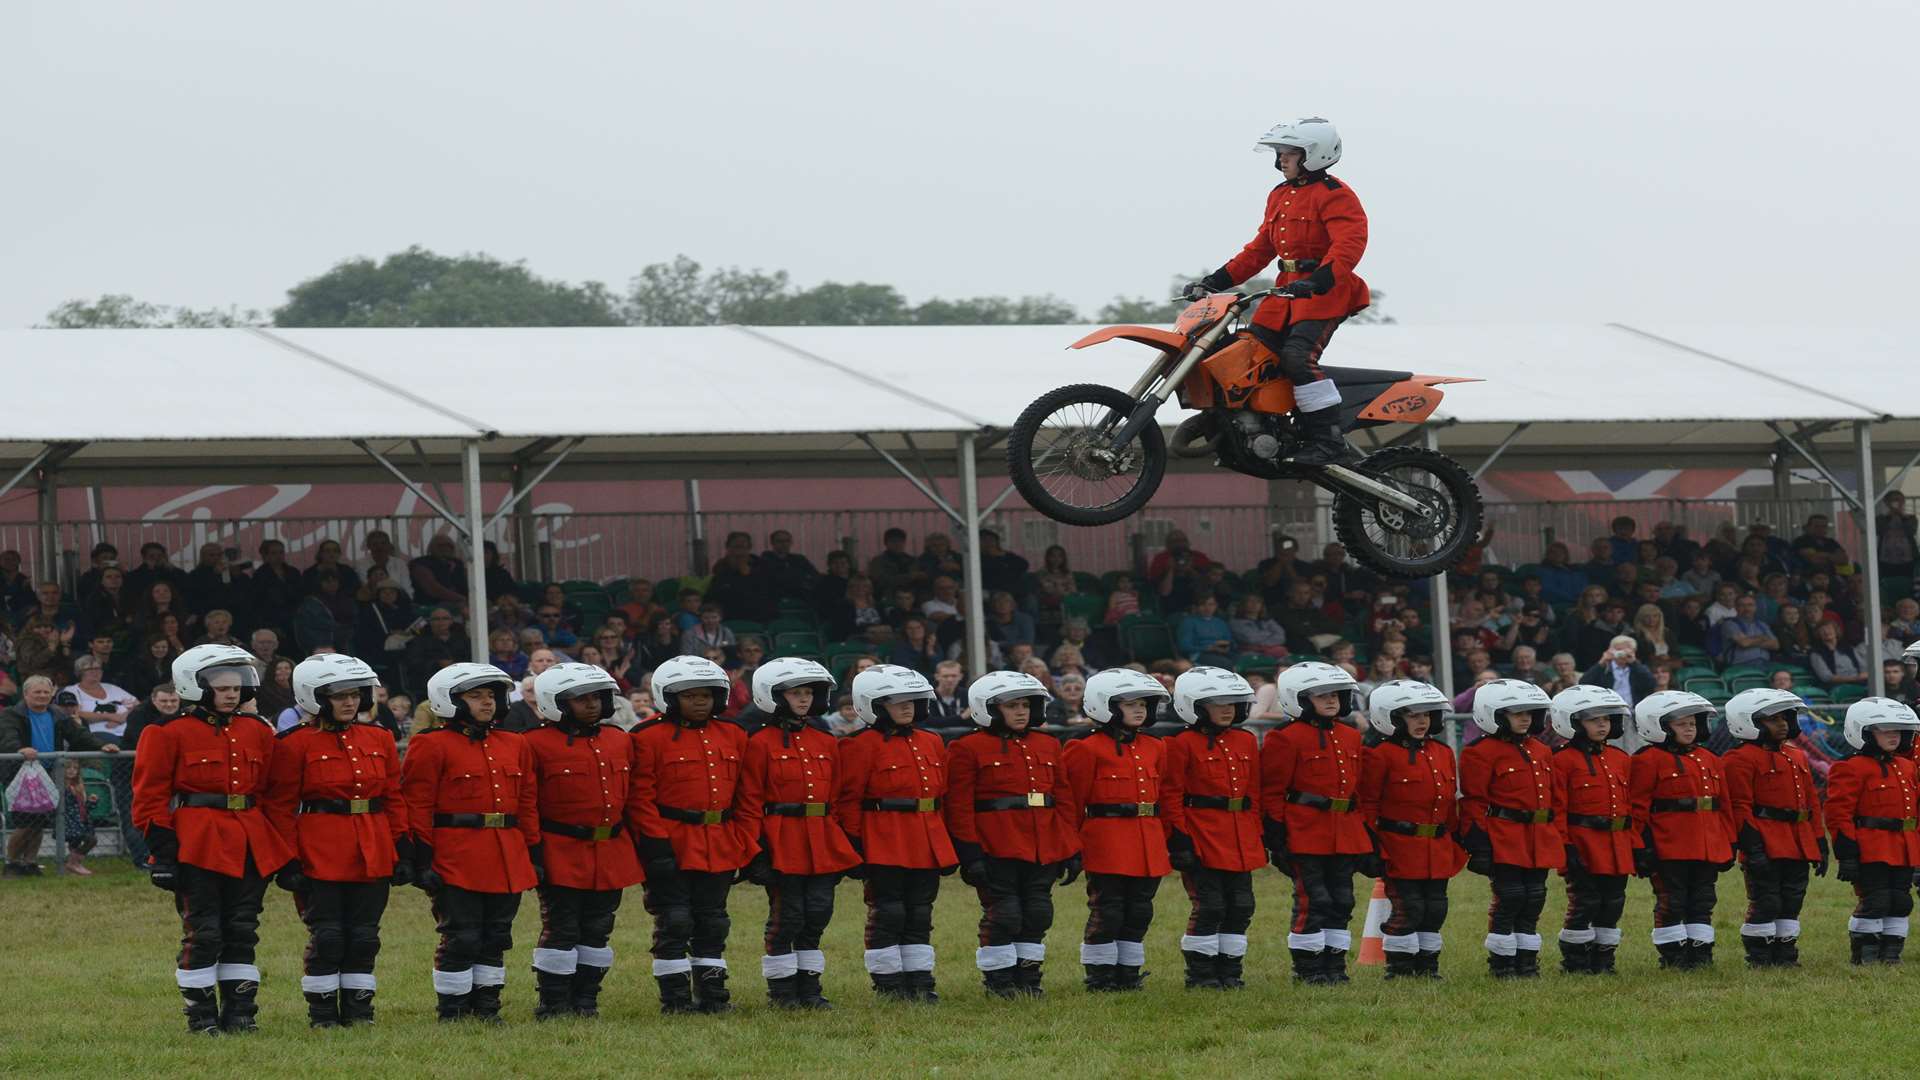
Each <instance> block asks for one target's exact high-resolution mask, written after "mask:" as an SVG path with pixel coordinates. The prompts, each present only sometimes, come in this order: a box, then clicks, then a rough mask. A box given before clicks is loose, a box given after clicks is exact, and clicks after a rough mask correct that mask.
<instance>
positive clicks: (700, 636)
mask: <svg viewBox="0 0 1920 1080" xmlns="http://www.w3.org/2000/svg"><path fill="white" fill-rule="evenodd" d="M738 640H739V639H738V638H736V637H735V636H734V633H733V631H732V630H729V629H728V628H727V626H726V624H725V623H723V622H721V619H720V607H719V605H717V604H702V605H701V606H700V622H699V624H698V625H696V626H694V627H693V628H692V629H690V630H688V631H686V632H685V633H683V634H681V635H680V652H681V654H682V655H685V656H705V655H706V654H707V650H709V649H720V650H722V651H725V650H727V649H731V648H733V646H734V644H735V643H736V642H737V641H738Z"/></svg>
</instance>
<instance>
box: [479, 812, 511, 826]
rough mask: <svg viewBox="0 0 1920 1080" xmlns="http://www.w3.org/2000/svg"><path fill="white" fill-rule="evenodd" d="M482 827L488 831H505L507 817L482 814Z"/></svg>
mask: <svg viewBox="0 0 1920 1080" xmlns="http://www.w3.org/2000/svg"><path fill="white" fill-rule="evenodd" d="M480 825H481V827H482V828H487V829H504V828H506V827H507V815H505V814H481V815H480Z"/></svg>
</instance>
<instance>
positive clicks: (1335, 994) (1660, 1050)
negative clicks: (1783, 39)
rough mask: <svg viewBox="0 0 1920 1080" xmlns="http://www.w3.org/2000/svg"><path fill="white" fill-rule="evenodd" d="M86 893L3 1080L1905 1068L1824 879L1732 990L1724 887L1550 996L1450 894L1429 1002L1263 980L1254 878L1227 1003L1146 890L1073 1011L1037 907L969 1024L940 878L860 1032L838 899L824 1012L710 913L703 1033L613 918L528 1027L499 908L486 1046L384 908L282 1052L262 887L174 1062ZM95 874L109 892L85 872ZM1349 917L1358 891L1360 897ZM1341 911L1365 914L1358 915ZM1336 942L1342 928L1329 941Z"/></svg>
mask: <svg viewBox="0 0 1920 1080" xmlns="http://www.w3.org/2000/svg"><path fill="white" fill-rule="evenodd" d="M95 865H96V866H97V867H100V868H101V869H100V871H99V873H98V874H97V876H95V877H93V878H91V879H77V878H54V877H49V878H45V879H42V880H40V881H7V882H5V883H4V885H0V935H3V936H4V940H5V941H6V942H7V948H6V960H7V963H6V969H5V970H6V985H7V994H6V999H7V1005H6V1012H7V1022H6V1025H5V1030H6V1035H5V1036H4V1038H0V1048H3V1049H0V1061H4V1067H3V1068H0V1072H4V1073H5V1074H7V1075H11V1076H42V1075H86V1076H96V1077H109V1076H122V1075H134V1074H141V1075H149V1076H228V1075H232V1076H240V1075H246V1076H303V1077H312V1076H340V1075H351V1076H357V1077H384V1076H389V1075H399V1074H403V1073H404V1074H406V1075H422V1076H457V1077H470V1078H478V1077H481V1076H501V1075H542V1076H627V1075H634V1074H643V1075H644V1074H662V1075H672V1076H675V1077H704V1076H736V1075H744V1074H753V1075H758V1076H764V1077H787V1076H838V1077H846V1078H849V1080H852V1078H861V1077H874V1076H885V1075H888V1074H900V1075H913V1076H934V1075H941V1076H947V1077H966V1078H973V1077H998V1076H1009V1077H1011V1076H1021V1077H1026V1078H1029V1080H1032V1078H1035V1077H1039V1078H1042V1080H1054V1078H1056V1077H1082V1076H1089V1077H1095V1076H1097V1077H1108V1076H1112V1077H1128V1078H1132V1077H1145V1076H1196V1075H1197V1076H1215V1077H1225V1076H1229V1075H1249V1074H1254V1075H1275V1076H1281V1075H1304V1074H1307V1073H1312V1074H1315V1075H1320V1076H1332V1075H1362V1076H1368V1075H1383V1076H1404V1075H1411V1074H1429V1075H1439V1076H1465V1075H1472V1076H1475V1077H1486V1076H1508V1075H1529V1076H1542V1075H1545V1076H1554V1077H1559V1076H1614V1075H1621V1074H1627V1073H1658V1074H1661V1075H1663V1076H1668V1077H1675V1076H1698V1075H1703V1074H1707V1073H1718V1074H1721V1075H1723V1076H1810V1077H1811V1076H1823V1077H1824V1076H1832V1075H1835V1074H1838V1073H1841V1072H1846V1073H1849V1074H1854V1075H1891V1074H1893V1073H1895V1072H1896V1071H1900V1072H1904V1071H1906V1069H1907V1068H1908V1067H1909V1066H1910V1063H1911V1059H1912V1053H1913V1042H1912V1035H1911V1033H1910V1031H1911V1027H1910V1021H1909V1019H1908V1016H1909V1014H1910V1013H1911V1010H1912V1008H1913V1005H1914V1003H1915V1001H1916V997H1920V964H1917V965H1916V966H1915V967H1914V968H1913V969H1912V970H1909V971H1905V972H1903V971H1901V970H1899V969H1881V968H1874V969H1864V970H1854V969H1851V968H1849V967H1848V966H1847V963H1846V915H1847V911H1848V909H1849V907H1850V906H1851V902H1852V897H1851V893H1850V891H1849V890H1848V889H1847V887H1846V886H1844V885H1840V884H1838V883H1837V882H1835V881H1833V880H1832V879H1830V878H1829V879H1826V880H1816V881H1815V882H1814V883H1813V889H1812V893H1811V896H1810V897H1809V900H1808V904H1807V910H1806V912H1805V915H1804V922H1805V924H1806V928H1805V936H1804V937H1803V938H1802V940H1801V954H1802V962H1803V964H1804V967H1803V968H1802V969H1801V970H1798V971H1765V972H1748V971H1746V970H1745V968H1744V966H1743V965H1742V964H1741V962H1740V947H1739V941H1738V933H1739V923H1740V915H1741V913H1742V909H1743V907H1744V899H1743V898H1742V897H1741V896H1740V895H1739V894H1740V885H1739V878H1738V875H1737V874H1728V875H1725V876H1723V877H1722V878H1721V898H1722V899H1721V904H1720V912H1719V918H1718V919H1717V920H1716V923H1717V927H1718V931H1719V938H1720V942H1721V944H1720V946H1719V948H1718V949H1717V950H1716V951H1717V952H1718V954H1719V961H1720V962H1719V966H1718V967H1717V969H1716V970H1714V971H1711V972H1702V973H1687V974H1681V973H1668V974H1663V973H1661V972H1659V971H1657V970H1656V969H1655V967H1654V953H1653V947H1652V946H1651V945H1650V944H1649V943H1648V940H1647V928H1648V925H1649V923H1648V909H1649V903H1650V901H1649V897H1648V893H1647V888H1646V886H1645V885H1644V884H1643V883H1639V882H1636V883H1634V885H1633V886H1632V888H1631V890H1630V893H1629V900H1628V917H1627V920H1626V927H1625V930H1626V938H1625V941H1624V942H1623V944H1622V946H1621V950H1620V969H1621V974H1620V975H1619V976H1618V977H1617V978H1614V979H1608V980H1602V979H1593V978H1579V979H1575V978H1568V977H1565V976H1561V975H1559V974H1558V973H1557V971H1553V970H1549V971H1548V973H1547V974H1546V976H1545V977H1543V978H1541V979H1539V980H1537V981H1534V982H1530V983H1525V984H1514V983H1501V984H1496V983H1494V982H1492V981H1491V980H1489V979H1488V978H1487V976H1486V969H1485V962H1484V959H1483V954H1482V952H1481V948H1480V941H1481V938H1482V936H1483V935H1484V933H1485V916H1484V912H1485V910H1486V902H1487V889H1486V884H1485V882H1484V881H1483V880H1482V879H1480V878H1476V877H1473V876H1471V875H1463V876H1462V877H1461V878H1460V879H1459V880H1458V881H1457V882H1455V885H1454V889H1453V917H1452V919H1451V921H1450V922H1449V924H1448V927H1447V951H1446V952H1445V953H1444V954H1443V970H1444V972H1445V974H1446V976H1447V978H1446V980H1445V981H1444V982H1442V983H1439V984H1430V983H1411V984H1410V983H1401V982H1396V983H1391V984H1389V983H1385V982H1383V981H1382V979H1381V977H1380V969H1379V968H1377V967H1371V968H1356V969H1355V974H1354V980H1353V983H1352V984H1351V985H1349V986H1346V987H1340V988H1330V989H1305V988H1299V987H1295V986H1292V985H1291V984H1290V983H1289V982H1288V981H1287V970H1288V968H1287V957H1286V950H1285V944H1284V943H1285V924H1284V921H1283V920H1284V919H1285V917H1286V912H1287V910H1288V905H1287V899H1288V890H1287V887H1286V883H1285V882H1284V881H1283V880H1282V879H1281V878H1280V877H1279V876H1278V875H1277V874H1276V873H1274V872H1273V871H1271V870H1268V871H1263V872H1261V873H1260V874H1258V875H1256V882H1257V884H1258V890H1259V901H1260V913H1259V914H1258V915H1257V916H1256V918H1255V921H1254V926H1253V935H1252V936H1253V949H1252V952H1251V954H1250V955H1249V956H1248V963H1247V981H1248V983H1249V987H1248V989H1247V990H1246V991H1245V992H1244V993H1240V994H1236V995H1221V994H1217V993H1215V994H1197V993H1188V992H1186V991H1184V990H1182V989H1181V986H1180V981H1181V980H1180V958H1179V954H1178V945H1177V942H1178V939H1179V934H1180V931H1181V929H1182V926H1183V925H1184V922H1185V918H1186V908H1187V904H1186V898H1185V896H1184V895H1183V894H1182V892H1181V890H1180V888H1179V886H1178V884H1177V883H1176V882H1171V881H1170V882H1168V883H1166V884H1165V885H1163V887H1162V889H1161V892H1160V902H1159V909H1158V916H1159V918H1158V921H1157V922H1156V924H1155V925H1154V928H1153V932H1152V934H1151V936H1150V939H1149V941H1148V966H1149V968H1150V969H1151V970H1152V971H1153V973H1154V974H1153V977H1152V978H1151V979H1149V980H1148V983H1147V985H1148V989H1147V990H1146V991H1145V992H1143V993H1140V994H1135V995H1122V996H1098V997H1096V996H1090V995H1088V994H1086V993H1084V992H1083V991H1082V990H1081V989H1080V986H1079V963H1078V960H1079V949H1078V944H1077V942H1078V937H1079V931H1080V927H1081V925H1082V920H1083V919H1084V917H1085V901H1084V893H1083V892H1082V890H1081V889H1080V887H1079V886H1078V885H1076V886H1074V887H1073V888H1070V889H1066V890H1063V891H1061V892H1060V893H1059V894H1058V896H1059V905H1058V906H1059V915H1058V920H1057V923H1056V926H1055V929H1054V932H1053V934H1052V936H1051V939H1050V941H1049V947H1050V948H1051V949H1052V951H1053V957H1052V959H1050V961H1049V962H1048V980H1047V983H1048V994H1047V997H1046V998H1045V999H1044V1000H1043V1001H1041V1002H1039V1003H1007V1002H999V1001H988V1000H986V999H985V998H983V996H982V995H981V992H980V989H979V981H978V975H977V973H976V972H975V971H974V970H973V948H974V944H975V941H974V925H975V922H976V920H977V918H978V907H977V905H976V904H975V902H974V899H973V896H972V893H971V891H970V890H967V889H965V888H963V887H962V886H961V885H960V883H959V881H958V879H957V878H949V879H947V881H946V882H945V883H944V888H943V890H942V894H941V898H940V905H939V909H938V912H937V916H936V923H935V932H936V937H935V941H936V944H937V946H938V948H939V976H940V987H941V993H942V997H943V998H944V1000H943V1001H942V1003H941V1004H940V1005H938V1006H937V1007H933V1008H927V1007H924V1006H908V1007H881V1006H880V1005H878V1004H876V1003H875V1002H874V1001H873V999H872V995H871V993H870V992H869V991H868V989H867V986H866V980H865V976H864V974H863V973H862V971H861V969H860V941H859V934H860V928H861V923H862V921H863V916H864V910H863V908H862V906H861V903H860V893H859V886H858V884H856V883H851V882H849V883H847V884H845V885H844V886H843V887H842V889H841V892H840V898H839V899H840V903H839V909H838V914H837V917H836V918H835V920H834V924H833V928H832V930H831V932H830V934H829V937H828V940H827V942H826V945H825V948H826V952H827V957H828V968H829V970H828V972H827V979H826V983H827V986H826V989H827V993H828V996H830V997H832V998H833V999H834V1000H835V1002H836V1003H837V1004H838V1006H839V1007H838V1009H836V1010H835V1011H834V1012H831V1013H827V1014H820V1015H815V1014H803V1015H789V1014H777V1013H774V1012H772V1011H771V1010H769V1009H768V1008H767V1007H766V1005H765V1004H764V1001H765V999H764V994H763V990H764V984H763V983H762V982H761V980H760V977H759V959H758V957H759V952H760V950H759V929H760V924H761V920H762V919H763V918H764V916H765V909H766V904H765V898H764V894H763V893H762V892H761V891H760V890H758V889H755V888H751V887H742V888H739V889H736V890H735V892H734V901H733V905H732V910H733V915H734V933H733V938H732V943H731V944H732V948H731V950H730V959H731V961H732V963H733V972H734V978H733V987H734V989H735V998H736V1001H738V1002H739V1004H740V1006H741V1008H740V1010H739V1011H738V1012H737V1013H736V1014H734V1015H732V1016H728V1017H673V1018H667V1017H662V1016H660V1015H659V1014H658V1013H657V1011H656V1007H655V1006H656V1002H655V998H654V994H653V980H652V977H651V976H650V975H649V973H648V971H649V968H648V958H647V955H646V943H647V933H648V929H649V923H648V920H647V917H646V913H645V912H644V911H643V910H641V906H640V902H639V901H640V897H639V891H638V890H637V889H636V890H632V891H630V892H629V894H628V898H627V903H626V905H625V907H624V908H623V910H622V912H621V916H620V923H619V928H618V930H617V932H616V934H615V939H614V948H615V950H616V952H617V955H618V959H616V961H615V966H614V970H613V973H612V975H611V976H610V978H609V980H608V986H607V989H606V991H605V993H604V994H603V996H602V1001H601V1012H602V1018H601V1019H600V1020H599V1021H597V1022H581V1021H572V1020H569V1021H561V1022H553V1023H546V1024H535V1023H534V1022H533V1020H532V1019H531V1010H532V1004H533V980H532V978H531V975H530V974H529V972H528V961H529V956H530V950H531V948H532V945H533V941H534V937H535V935H536V933H537V930H538V916H537V913H536V909H535V905H534V904H533V903H532V902H531V898H529V901H528V902H527V903H525V904H524V905H523V906H522V908H521V914H520V921H519V924H518V926H517V927H516V931H515V947H514V951H513V953H512V954H511V955H510V956H509V958H508V986H507V1016H508V1019H509V1023H507V1024H506V1025H505V1026H504V1027H500V1028H479V1027H473V1026H467V1025H461V1026H458V1027H451V1028H449V1027H442V1026H438V1025H436V1024H435V1023H433V1021H432V1008H433V995H432V990H431V987H430V985H429V983H428V978H427V976H428V971H429V968H430V966H431V956H432V945H433V932H432V924H431V921H430V919H429V918H428V914H427V904H426V898H425V897H424V896H423V895H422V894H421V893H420V892H418V891H417V890H413V889H404V890H396V892H395V894H394V899H393V904H392V906H391V908H390V910H389V912H388V915H387V920H386V947H385V951H384V952H383V953H382V954H381V958H380V970H379V974H380V979H381V992H380V997H379V1007H380V1025H379V1027H377V1028H376V1029H374V1030H371V1031H368V1030H338V1031H326V1032H313V1031H309V1030H308V1029H307V1027H306V1021H305V1006H304V1003H303V1002H302V1001H301V998H300V994H299V975H300V950H301V946H302V945H303V943H304V938H305V935H304V931H303V929H302V927H301V926H300V924H299V922H298V920H297V919H296V918H295V916H294V913H293V905H292V903H291V901H290V898H289V897H288V896H287V894H286V893H284V892H281V891H279V890H277V889H270V890H269V893H268V897H269V898H268V903H267V912H266V916H265V919H264V920H263V942H262V949H261V955H260V966H261V968H262V969H263V970H264V972H265V976H266V979H265V985H264V989H263V991H262V993H261V998H260V1000H261V1006H262V1007H261V1016H260V1020H261V1023H262V1026H263V1027H264V1029H265V1030H263V1031H262V1032H261V1033H260V1034H259V1035H257V1036H254V1037H250V1038H244V1039H223V1040H195V1039H190V1038H188V1037H187V1036H186V1035H185V1033H184V1030H183V1024H182V1021H181V1018H180V1011H179V1005H178V999H177V997H176V996H175V994H174V991H173V963H174V961H173V951H174V948H175V941H176V937H177V934H178V923H177V920H176V919H175V918H174V916H173V912H172V908H171V906H170V904H169V903H168V901H167V898H166V897H165V896H163V895H162V894H161V893H159V892H157V891H155V890H154V889H153V888H152V887H151V886H149V885H148V884H147V883H146V880H145V879H144V878H143V877H141V876H139V875H138V874H136V873H134V872H133V871H132V870H130V869H122V868H121V867H123V866H124V864H121V863H118V862H117V861H108V860H97V861H96V863H95ZM108 867H111V869H108ZM1359 884H1360V886H1361V889H1362V892H1363V895H1364V891H1365V888H1366V887H1367V885H1368V884H1369V883H1368V882H1367V881H1366V880H1365V879H1360V882H1359ZM1562 902H1563V896H1562V894H1561V891H1560V887H1559V884H1558V883H1557V881H1556V883H1555V884H1554V886H1553V897H1552V899H1551V900H1550V901H1549V905H1548V911H1547V915H1546V917H1545V918H1544V919H1543V920H1542V924H1541V926H1542V930H1543V931H1544V936H1545V937H1546V938H1547V939H1548V944H1547V952H1546V956H1545V959H1546V960H1547V963H1546V964H1543V966H1544V967H1548V968H1549V969H1551V968H1552V967H1553V966H1554V964H1555V962H1556V961H1557V954H1556V953H1555V952H1554V946H1553V944H1552V936H1553V930H1554V929H1555V928H1557V926H1558V919H1559V916H1560V910H1561V904H1562ZM1363 903H1364V901H1363ZM1353 929H1354V933H1355V937H1356V940H1357V939H1358V936H1359V931H1360V913H1356V917H1355V925H1354V927H1353Z"/></svg>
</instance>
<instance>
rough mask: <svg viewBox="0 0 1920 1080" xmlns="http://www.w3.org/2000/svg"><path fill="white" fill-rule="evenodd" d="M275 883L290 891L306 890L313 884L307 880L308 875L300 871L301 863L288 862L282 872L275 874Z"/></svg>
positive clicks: (281, 869)
mask: <svg viewBox="0 0 1920 1080" xmlns="http://www.w3.org/2000/svg"><path fill="white" fill-rule="evenodd" d="M273 883H274V884H275V885H278V886H280V887H281V888H283V889H285V890H287V891H288V892H290V893H301V892H306V891H307V886H308V885H311V884H312V882H310V881H308V880H307V875H305V874H303V873H301V872H300V864H299V863H288V864H287V865H285V866H283V867H281V868H280V872H279V873H277V874H275V875H273Z"/></svg>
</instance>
